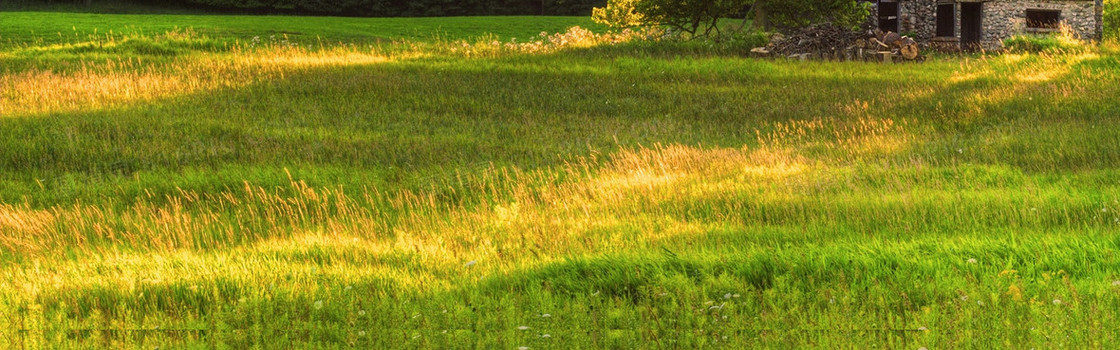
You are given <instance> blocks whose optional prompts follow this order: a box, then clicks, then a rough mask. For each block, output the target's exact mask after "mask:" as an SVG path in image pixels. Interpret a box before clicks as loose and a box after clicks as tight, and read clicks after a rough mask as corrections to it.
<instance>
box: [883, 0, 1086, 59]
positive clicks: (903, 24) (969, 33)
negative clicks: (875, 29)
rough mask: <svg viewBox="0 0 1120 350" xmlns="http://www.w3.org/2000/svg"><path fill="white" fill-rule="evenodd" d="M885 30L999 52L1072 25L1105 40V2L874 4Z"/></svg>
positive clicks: (891, 0)
mask: <svg viewBox="0 0 1120 350" xmlns="http://www.w3.org/2000/svg"><path fill="white" fill-rule="evenodd" d="M872 2H873V3H874V4H873V6H872V7H873V11H872V13H873V16H872V17H874V22H875V24H876V25H878V26H879V29H882V30H884V31H893V32H896V33H901V34H903V35H909V36H911V37H913V38H914V40H917V41H918V42H919V43H925V44H929V45H930V46H935V47H942V48H950V49H956V48H963V49H975V48H985V49H998V48H1000V47H1002V46H1003V44H1002V40H1003V39H1007V38H1010V37H1011V36H1013V35H1016V34H1023V33H1049V32H1057V31H1059V29H1058V27H1059V23H1065V24H1067V25H1069V27H1070V28H1072V29H1073V31H1074V32H1075V33H1076V34H1077V35H1078V36H1080V37H1081V38H1082V39H1086V40H1100V38H1101V33H1102V32H1103V30H1102V27H1101V25H1102V22H1103V18H1102V15H1103V11H1104V3H1103V0H872Z"/></svg>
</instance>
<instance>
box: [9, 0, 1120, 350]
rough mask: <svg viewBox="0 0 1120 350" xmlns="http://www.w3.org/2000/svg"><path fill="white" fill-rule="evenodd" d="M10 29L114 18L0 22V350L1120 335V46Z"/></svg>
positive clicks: (1048, 342) (910, 343) (378, 25)
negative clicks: (761, 56) (840, 56)
mask: <svg viewBox="0 0 1120 350" xmlns="http://www.w3.org/2000/svg"><path fill="white" fill-rule="evenodd" d="M0 15H2V16H5V17H4V19H5V20H8V19H9V18H15V17H8V16H9V15H12V16H31V17H34V16H41V17H39V18H46V19H50V20H51V21H54V19H56V18H58V19H59V20H58V21H57V22H52V23H60V24H59V25H62V24H61V23H67V24H66V25H75V24H70V23H76V21H77V19H78V18H80V17H82V16H89V17H90V18H89V19H88V20H89V22H87V23H97V24H96V25H95V24H85V25H82V26H79V27H78V28H77V29H76V31H78V32H80V33H89V32H92V30H93V27H94V26H98V28H99V29H98V32H102V31H106V30H108V28H132V29H114V33H121V34H120V36H117V37H112V36H111V37H107V38H104V39H100V38H92V39H91V38H89V37H87V36H85V34H79V35H74V36H66V35H63V38H62V39H57V40H56V39H54V38H49V37H50V35H49V34H47V35H46V36H41V35H44V34H35V35H32V34H30V32H29V31H28V30H27V29H28V28H29V26H33V25H32V24H31V23H34V21H32V20H31V19H24V20H20V21H16V22H15V23H25V24H23V26H22V27H21V26H20V25H15V26H11V27H4V29H0V38H4V40H5V41H7V40H8V39H7V38H13V39H11V41H10V42H9V43H8V44H5V45H7V46H5V47H4V48H3V50H2V51H0V61H2V62H5V63H6V65H5V68H4V71H3V73H2V75H0V115H2V116H0V169H2V171H0V203H3V204H0V276H2V277H0V348H20V347H22V348H90V347H108V348H116V347H144V348H148V347H156V346H159V347H161V348H165V347H173V348H251V347H260V348H274V347H276V348H312V347H314V348H345V347H350V346H353V347H358V348H414V347H421V348H518V347H530V348H534V349H542V348H691V347H699V348H718V347H728V348H743V347H751V348H774V349H788V348H805V347H808V348H880V347H892V348H912V349H917V348H920V347H927V348H929V349H938V348H1031V347H1034V348H1058V347H1075V348H1083V347H1088V348H1109V347H1111V344H1115V343H1116V342H1117V341H1118V340H1120V332H1117V327H1115V324H1116V322H1117V321H1118V319H1120V311H1118V310H1120V256H1118V255H1117V252H1118V251H1120V250H1118V249H1120V235H1117V233H1118V229H1120V216H1118V215H1120V170H1117V169H1120V120H1118V119H1116V118H1115V116H1117V115H1120V103H1117V101H1116V99H1115V96H1120V85H1117V84H1116V81H1120V70H1118V69H1120V53H1118V52H1117V50H1116V48H1115V45H1114V44H1112V45H1105V46H1103V47H1099V48H1088V49H1085V50H1082V51H1080V52H1077V53H1043V54H1007V55H1003V56H968V57H945V58H939V59H936V60H931V61H929V62H926V63H923V64H899V65H878V64H868V63H851V62H849V63H838V62H794V61H764V60H752V59H745V58H742V57H740V56H739V55H740V54H741V53H739V52H734V51H733V50H729V49H727V48H726V47H720V46H712V47H708V46H707V44H706V43H702V42H690V43H673V42H659V43H649V42H639V41H635V42H628V43H619V44H615V45H606V44H603V42H604V41H608V40H607V39H604V37H602V36H598V35H594V34H589V33H581V32H576V31H573V32H570V33H569V34H568V35H565V36H551V37H550V38H551V39H548V38H546V39H543V40H542V44H539V45H538V44H535V43H533V42H532V40H536V39H532V40H530V37H532V36H533V35H536V33H539V32H540V31H550V32H555V31H563V29H565V28H566V27H567V26H568V25H580V26H585V24H586V20H585V19H574V18H566V19H565V18H549V19H539V18H520V19H519V18H513V19H505V18H502V19H496V18H459V19H424V20H406V19H400V20H398V19H304V18H297V17H251V18H249V17H224V16H166V17H165V16H158V17H145V19H142V20H138V19H137V17H128V16H124V15H86V14H57V13H55V14H48V13H3V14H0ZM68 16H77V17H68ZM31 17H23V18H31ZM243 19H246V20H243ZM316 21H321V22H316ZM410 21H415V22H410ZM564 21H568V22H564ZM5 23H7V22H5ZM113 23H121V26H116V27H114V25H113ZM126 23H127V24H126ZM412 23H417V24H416V25H417V27H416V28H418V29H411V28H410V27H409V26H411V25H412ZM436 23H439V24H438V25H436ZM451 23H457V24H455V25H454V26H453V25H452V24H451ZM351 24H353V25H355V26H357V27H359V28H358V29H354V28H351V27H350V25H351ZM102 25H104V26H105V27H100V26H102ZM127 26H133V27H127ZM176 27H177V28H179V29H175V28H176ZM437 28H443V29H437ZM472 28H473V29H472ZM558 29H559V30H558ZM128 30H132V31H133V32H127V31H128ZM597 30H598V29H597ZM267 31H276V32H277V33H279V32H300V33H302V34H300V35H299V36H298V37H295V38H292V39H290V41H289V42H284V41H282V40H281V39H276V40H268V39H267V38H265V39H262V40H261V41H260V42H258V43H254V42H251V41H247V39H245V38H246V37H248V36H250V35H254V36H264V35H266V34H268V32H267ZM436 31H447V32H444V33H441V34H439V37H440V39H432V38H434V37H435V36H434V35H433V34H432V33H433V32H436ZM489 31H499V32H497V33H494V34H493V35H491V36H487V35H486V33H487V32H489ZM114 35H116V34H114ZM371 37H380V38H389V40H390V42H391V43H386V44H384V45H371V41H370V40H371V39H370V38H371ZM511 37H517V38H519V39H518V41H517V42H518V43H526V42H528V44H513V43H510V41H511V39H510V38H511ZM15 38H19V39H15ZM38 38H42V39H38ZM310 38H319V39H322V42H324V44H321V45H320V44H318V39H316V40H315V41H310ZM459 38H463V39H462V40H459ZM522 38H524V39H522ZM495 41H496V42H497V43H496V44H497V45H495V43H494V42H495ZM292 42H295V43H296V45H292ZM212 44H213V45H212ZM308 44H311V45H313V47H311V48H308V47H306V45H308ZM507 44H508V45H507Z"/></svg>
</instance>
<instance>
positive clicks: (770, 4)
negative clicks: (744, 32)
mask: <svg viewBox="0 0 1120 350" xmlns="http://www.w3.org/2000/svg"><path fill="white" fill-rule="evenodd" d="M754 8H755V10H756V11H763V13H765V19H763V20H762V22H763V23H760V25H763V26H767V25H769V26H773V27H776V28H779V29H788V28H797V27H804V26H807V25H810V24H814V23H823V22H830V23H833V24H836V25H839V26H843V27H857V26H859V25H860V24H862V23H863V22H864V21H866V20H867V16H869V15H870V11H871V3H869V2H864V1H856V0H813V1H804V0H757V1H755V2H754ZM756 21H757V20H756Z"/></svg>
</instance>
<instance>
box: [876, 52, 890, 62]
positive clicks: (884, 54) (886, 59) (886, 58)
mask: <svg viewBox="0 0 1120 350" xmlns="http://www.w3.org/2000/svg"><path fill="white" fill-rule="evenodd" d="M892 55H894V54H893V53H891V52H890V51H879V56H880V57H881V58H880V59H882V60H883V63H891V56H892Z"/></svg>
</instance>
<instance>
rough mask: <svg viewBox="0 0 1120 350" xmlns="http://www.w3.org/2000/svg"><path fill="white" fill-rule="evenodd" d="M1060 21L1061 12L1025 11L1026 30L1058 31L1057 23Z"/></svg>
mask: <svg viewBox="0 0 1120 350" xmlns="http://www.w3.org/2000/svg"><path fill="white" fill-rule="evenodd" d="M1061 20H1062V11H1056V10H1027V28H1031V29H1058V22H1061Z"/></svg>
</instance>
